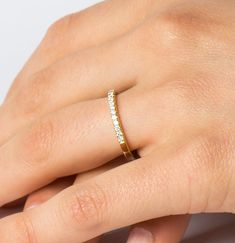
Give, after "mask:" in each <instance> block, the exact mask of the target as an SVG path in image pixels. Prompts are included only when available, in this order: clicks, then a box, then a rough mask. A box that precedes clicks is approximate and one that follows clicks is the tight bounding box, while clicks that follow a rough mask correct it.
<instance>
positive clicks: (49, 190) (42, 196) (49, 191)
mask: <svg viewBox="0 0 235 243" xmlns="http://www.w3.org/2000/svg"><path fill="white" fill-rule="evenodd" d="M74 180H75V177H74V176H70V177H65V178H60V179H58V180H56V181H54V182H53V183H51V184H50V185H48V186H46V187H43V188H41V189H39V190H37V191H35V192H33V193H32V194H30V195H29V196H28V197H27V200H26V202H25V205H24V210H27V209H31V208H34V207H37V206H39V205H40V204H42V203H44V202H46V201H48V200H49V199H50V198H52V197H53V196H55V195H56V194H58V193H59V192H61V191H62V190H64V189H65V188H67V187H69V186H71V185H72V184H73V182H74Z"/></svg>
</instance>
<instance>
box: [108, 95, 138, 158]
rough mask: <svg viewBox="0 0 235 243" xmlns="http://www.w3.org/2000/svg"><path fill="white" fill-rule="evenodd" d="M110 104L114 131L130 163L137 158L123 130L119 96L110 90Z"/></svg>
mask: <svg viewBox="0 0 235 243" xmlns="http://www.w3.org/2000/svg"><path fill="white" fill-rule="evenodd" d="M108 104H109V109H110V113H111V116H112V122H113V126H114V130H115V133H116V136H117V139H118V142H119V144H120V146H121V149H122V152H123V154H124V156H125V157H126V159H127V160H128V161H132V160H135V159H136V158H135V156H134V155H133V154H132V152H131V150H130V148H129V146H128V143H127V139H126V136H125V134H124V130H123V127H122V124H121V120H120V116H119V112H118V105H117V94H116V92H115V91H114V90H110V91H109V92H108Z"/></svg>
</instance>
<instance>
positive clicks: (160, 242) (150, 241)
mask: <svg viewBox="0 0 235 243" xmlns="http://www.w3.org/2000/svg"><path fill="white" fill-rule="evenodd" d="M189 219H190V216H188V215H179V216H168V217H163V218H159V219H153V220H150V221H147V222H143V223H140V224H137V225H135V226H133V229H132V230H131V232H130V235H129V237H128V241H127V243H136V242H146V243H177V242H180V241H181V239H182V237H183V235H184V233H185V231H186V228H187V226H188V223H189Z"/></svg>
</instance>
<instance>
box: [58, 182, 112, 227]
mask: <svg viewBox="0 0 235 243" xmlns="http://www.w3.org/2000/svg"><path fill="white" fill-rule="evenodd" d="M107 205H108V204H107V195H106V193H105V192H104V191H103V189H101V187H100V186H98V185H88V186H85V187H84V188H80V187H79V188H78V190H77V189H76V191H75V193H74V195H73V197H72V199H70V201H69V202H67V203H65V205H63V207H65V208H66V211H67V208H68V210H69V211H70V215H71V218H70V219H69V220H72V225H74V226H75V228H79V229H81V228H85V229H87V228H93V227H99V226H100V225H101V223H102V221H103V219H104V213H106V210H107ZM61 211H62V212H64V211H65V210H61ZM62 217H63V216H62ZM70 223H71V222H70Z"/></svg>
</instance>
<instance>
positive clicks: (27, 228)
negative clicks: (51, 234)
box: [1, 213, 36, 243]
mask: <svg viewBox="0 0 235 243" xmlns="http://www.w3.org/2000/svg"><path fill="white" fill-rule="evenodd" d="M13 217H14V216H12V219H13ZM7 226H8V229H7V230H8V232H9V236H8V237H7V240H6V241H4V242H18V243H36V235H35V231H34V226H33V223H32V222H31V219H30V217H29V216H28V215H26V214H25V213H21V214H17V215H16V216H15V218H14V221H12V223H8V225H7ZM10 230H13V231H14V234H12V232H11V231H10ZM5 234H6V232H3V235H5ZM1 239H2V238H1Z"/></svg>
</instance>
